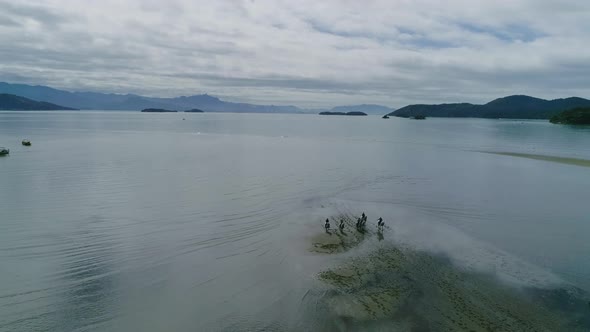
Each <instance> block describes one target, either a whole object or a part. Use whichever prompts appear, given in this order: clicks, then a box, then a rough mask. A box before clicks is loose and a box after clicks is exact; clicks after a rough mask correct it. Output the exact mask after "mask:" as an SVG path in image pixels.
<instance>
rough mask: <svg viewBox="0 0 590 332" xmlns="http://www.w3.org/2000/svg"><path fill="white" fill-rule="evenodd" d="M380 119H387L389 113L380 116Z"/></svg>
mask: <svg viewBox="0 0 590 332" xmlns="http://www.w3.org/2000/svg"><path fill="white" fill-rule="evenodd" d="M381 119H389V115H387V114H385V115H384V116H382V117H381Z"/></svg>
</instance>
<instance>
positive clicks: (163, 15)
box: [0, 0, 590, 107]
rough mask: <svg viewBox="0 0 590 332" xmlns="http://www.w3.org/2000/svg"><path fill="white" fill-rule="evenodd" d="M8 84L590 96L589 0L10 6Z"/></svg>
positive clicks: (260, 99) (394, 103)
mask: <svg viewBox="0 0 590 332" xmlns="http://www.w3.org/2000/svg"><path fill="white" fill-rule="evenodd" d="M0 8H1V10H0V81H7V82H11V83H28V84H42V85H49V86H53V87H56V88H63V89H67V90H76V91H81V90H89V91H100V92H115V93H127V92H132V93H139V94H144V95H150V96H177V95H190V94H199V93H209V94H212V95H216V96H220V97H222V98H224V99H226V100H231V101H244V102H253V103H263V104H292V105H297V106H303V107H326V106H334V105H346V104H357V103H379V104H383V105H387V106H391V107H401V106H404V105H406V104H409V103H439V102H457V101H467V102H486V101H489V100H491V99H493V98H496V97H500V96H505V95H509V94H529V95H534V96H538V97H542V98H558V97H565V96H572V95H577V96H581V97H590V1H586V0H559V1H558V0H489V1H483V0H482V1H477V0H444V1H443V0H438V1H436V0H388V1H387V0H384V1H378V0H375V1H371V0H364V1H357V0H340V1H330V0H322V1H318V0H284V1H283V0H274V1H260V0H244V1H239V0H216V1H213V0H211V1H204V0H203V1H196V0H192V1H191V0H167V1H160V0H86V1H81V0H37V1H35V0H27V1H16V0H0Z"/></svg>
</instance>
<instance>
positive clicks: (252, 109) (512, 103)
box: [0, 82, 590, 119]
mask: <svg viewBox="0 0 590 332" xmlns="http://www.w3.org/2000/svg"><path fill="white" fill-rule="evenodd" d="M1 93H4V94H11V95H16V96H21V97H25V98H28V99H32V100H31V101H33V102H34V101H39V102H40V104H39V106H38V107H39V108H37V109H48V108H47V107H49V108H51V109H69V108H73V109H82V110H114V111H115V110H127V111H129V110H137V111H140V110H142V109H146V108H156V109H170V110H186V109H200V110H203V111H205V112H235V113H316V114H317V113H320V112H337V113H349V112H363V113H367V114H378V115H383V114H387V115H390V116H399V117H414V116H416V115H424V116H426V117H462V118H463V117H472V118H512V119H549V118H551V117H552V116H553V115H555V114H557V113H559V112H561V111H564V110H567V109H572V108H576V107H590V100H588V99H583V98H578V97H570V98H565V99H555V100H545V99H539V98H534V97H529V96H523V95H515V96H509V97H504V98H499V99H495V100H493V101H491V102H489V103H487V104H484V105H476V104H468V103H455V104H439V105H421V104H418V105H409V106H405V107H402V108H400V109H398V110H394V109H392V108H389V107H386V106H381V105H374V104H362V105H350V106H336V107H334V108H331V109H303V108H299V107H296V106H276V105H256V104H247V103H233V102H227V101H223V100H221V99H219V98H217V97H213V96H210V95H207V94H201V95H194V96H181V97H174V98H157V97H145V96H140V95H135V94H113V93H108V94H107V93H97V92H70V91H64V90H58V89H54V88H50V87H47V86H41V85H34V86H33V85H26V84H10V83H4V82H0V94H1ZM25 104H26V103H24V104H22V105H23V106H22V107H23V108H22V109H27V110H30V109H31V108H30V107H31V105H32V104H30V103H29V104H28V105H29V106H26V105H25ZM15 105H18V104H14V101H10V103H9V102H8V101H4V102H3V101H1V100H0V109H9V108H10V109H14V107H15ZM43 105H44V106H43ZM50 105H51V106H50ZM59 105H63V106H59ZM52 107H55V108H52Z"/></svg>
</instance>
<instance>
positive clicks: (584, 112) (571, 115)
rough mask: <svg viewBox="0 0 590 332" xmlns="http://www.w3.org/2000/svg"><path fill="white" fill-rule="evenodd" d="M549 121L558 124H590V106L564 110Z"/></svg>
mask: <svg viewBox="0 0 590 332" xmlns="http://www.w3.org/2000/svg"><path fill="white" fill-rule="evenodd" d="M549 121H550V122H551V123H556V124H570V125H590V107H578V108H574V109H571V110H567V111H563V112H561V113H558V114H556V115H554V116H553V117H551V119H550V120H549Z"/></svg>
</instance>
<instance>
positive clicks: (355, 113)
mask: <svg viewBox="0 0 590 332" xmlns="http://www.w3.org/2000/svg"><path fill="white" fill-rule="evenodd" d="M319 114H320V115H348V116H365V115H367V113H363V112H320V113H319Z"/></svg>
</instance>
